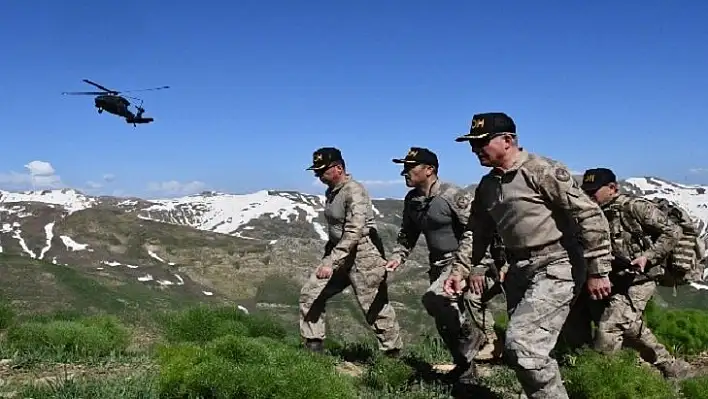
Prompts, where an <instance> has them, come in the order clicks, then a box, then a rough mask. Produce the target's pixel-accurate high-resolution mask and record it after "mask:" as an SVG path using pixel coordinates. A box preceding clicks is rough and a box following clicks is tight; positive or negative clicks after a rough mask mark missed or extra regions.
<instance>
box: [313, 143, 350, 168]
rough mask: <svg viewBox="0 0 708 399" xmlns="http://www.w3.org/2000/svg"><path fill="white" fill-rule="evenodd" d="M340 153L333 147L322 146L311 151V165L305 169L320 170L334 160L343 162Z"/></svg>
mask: <svg viewBox="0 0 708 399" xmlns="http://www.w3.org/2000/svg"><path fill="white" fill-rule="evenodd" d="M343 161H344V158H342V153H341V152H340V151H339V150H338V149H336V148H334V147H322V148H319V149H317V150H316V151H315V152H313V153H312V166H310V167H309V168H307V169H305V170H322V169H325V168H327V167H328V166H330V165H332V164H333V163H335V162H343Z"/></svg>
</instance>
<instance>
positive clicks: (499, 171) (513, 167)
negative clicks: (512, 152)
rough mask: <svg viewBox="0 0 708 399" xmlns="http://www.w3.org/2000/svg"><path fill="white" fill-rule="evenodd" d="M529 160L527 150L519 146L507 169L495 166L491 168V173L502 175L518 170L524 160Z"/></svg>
mask: <svg viewBox="0 0 708 399" xmlns="http://www.w3.org/2000/svg"><path fill="white" fill-rule="evenodd" d="M528 160H529V153H528V151H526V150H524V149H523V148H519V152H518V153H517V154H516V158H515V159H514V162H513V163H512V164H511V166H510V167H509V168H508V169H502V168H498V167H495V168H494V169H492V173H494V174H495V175H503V174H506V173H513V172H516V171H517V170H519V168H520V167H521V165H523V164H524V163H525V162H526V161H528Z"/></svg>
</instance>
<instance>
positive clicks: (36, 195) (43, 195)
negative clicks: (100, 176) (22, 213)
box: [0, 189, 98, 214]
mask: <svg viewBox="0 0 708 399" xmlns="http://www.w3.org/2000/svg"><path fill="white" fill-rule="evenodd" d="M15 202H40V203H44V204H49V205H59V206H61V207H62V208H64V209H65V210H66V211H67V212H68V213H69V214H72V213H74V212H77V211H80V210H83V209H86V208H91V207H93V206H95V205H96V204H97V203H98V199H96V198H94V197H89V196H86V195H84V194H82V193H80V192H78V191H76V190H74V189H64V190H43V191H23V192H10V191H3V190H0V203H3V204H4V203H15ZM4 209H5V208H4ZM11 209H17V207H12V208H11Z"/></svg>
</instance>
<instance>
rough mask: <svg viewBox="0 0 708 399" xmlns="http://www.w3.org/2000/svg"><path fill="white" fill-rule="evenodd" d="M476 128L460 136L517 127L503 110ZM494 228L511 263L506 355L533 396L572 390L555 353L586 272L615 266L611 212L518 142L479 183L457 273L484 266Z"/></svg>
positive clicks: (560, 168)
mask: <svg viewBox="0 0 708 399" xmlns="http://www.w3.org/2000/svg"><path fill="white" fill-rule="evenodd" d="M470 130H471V131H470V134H469V135H466V136H462V137H459V138H457V141H467V140H469V141H473V140H480V137H488V136H492V135H494V134H501V133H505V132H508V133H511V134H515V131H516V128H515V126H514V125H513V121H511V118H509V117H508V116H506V115H505V114H481V115H475V117H474V120H473V124H472V129H470ZM495 229H496V230H497V231H498V233H499V235H500V236H501V238H502V241H503V243H504V245H505V247H506V254H507V256H508V257H509V263H510V266H509V270H508V272H507V274H506V278H505V287H506V294H507V310H508V313H509V323H508V327H507V330H506V340H505V347H504V349H505V354H506V356H507V357H508V362H509V363H510V365H511V367H512V368H513V369H514V370H515V372H516V376H517V378H518V379H519V381H520V382H521V385H522V387H523V389H524V392H525V393H526V395H527V396H528V397H529V398H554V399H562V398H568V394H567V392H566V390H565V387H564V386H563V381H562V379H561V375H560V371H559V368H558V363H557V362H556V361H555V360H554V359H553V358H551V357H550V356H549V354H550V352H551V350H552V349H553V347H554V346H555V344H556V341H557V339H558V336H559V333H560V330H561V328H562V327H563V324H564V322H565V320H566V317H567V316H568V313H569V311H570V308H571V306H572V303H573V300H574V298H575V297H576V296H577V293H578V292H579V290H580V289H581V288H582V286H583V285H584V282H585V279H586V277H587V274H588V273H589V274H598V273H602V272H608V271H609V270H610V269H611V266H610V261H611V257H610V237H609V226H608V223H607V219H606V218H605V217H604V216H603V214H602V211H601V210H600V208H599V206H598V205H597V204H595V203H594V202H593V201H592V200H591V199H590V198H589V197H587V196H586V195H585V194H584V193H583V192H582V191H581V190H580V188H579V186H578V185H577V183H576V182H575V180H574V179H573V178H572V177H571V175H570V172H569V171H568V169H567V168H566V167H565V166H564V165H562V164H561V163H559V162H557V161H554V160H552V159H548V158H545V157H541V156H538V155H535V154H530V153H528V152H526V151H525V150H523V149H521V148H520V149H519V154H518V156H517V158H516V159H515V161H514V163H513V164H512V166H511V167H510V168H509V169H507V170H501V169H498V168H494V169H492V171H491V172H490V173H489V174H487V175H485V176H484V177H483V178H482V180H481V182H480V184H479V186H478V187H477V189H476V194H475V199H474V203H473V206H472V216H471V217H470V221H469V225H468V228H467V231H466V232H465V233H464V238H463V239H462V242H461V243H460V248H459V250H458V252H457V254H456V259H455V262H454V268H453V273H460V274H462V276H463V277H467V276H468V275H469V274H474V275H479V274H482V273H485V271H486V267H484V266H482V267H479V266H477V265H478V264H479V261H480V259H481V258H482V257H483V256H484V253H485V249H486V248H487V247H488V246H489V244H490V243H491V241H492V232H493V231H494V230H495Z"/></svg>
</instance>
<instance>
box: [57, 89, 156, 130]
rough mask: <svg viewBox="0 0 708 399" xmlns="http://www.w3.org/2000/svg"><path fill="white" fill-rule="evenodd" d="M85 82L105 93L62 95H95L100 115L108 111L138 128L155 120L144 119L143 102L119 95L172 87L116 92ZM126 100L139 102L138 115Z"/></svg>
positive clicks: (86, 92) (90, 92)
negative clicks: (139, 125)
mask: <svg viewBox="0 0 708 399" xmlns="http://www.w3.org/2000/svg"><path fill="white" fill-rule="evenodd" d="M83 81H84V82H86V83H88V84H90V85H92V86H95V87H97V88H99V89H101V90H103V91H73V92H66V91H65V92H63V93H62V94H64V95H67V94H69V95H95V96H96V98H94V103H95V106H96V108H98V113H99V114H101V113H103V111H106V112H108V113H110V114H113V115H118V116H120V117H122V118H125V122H126V123H132V124H133V127H135V126H137V125H138V124H143V123H150V122H153V121H154V119H153V118H146V117H143V113H145V108H143V100H142V99H140V98H137V97H131V96H120V95H119V94H121V93H129V92H134V91H149V90H162V89H169V88H170V86H161V87H153V88H150V89H138V90H126V91H116V90H110V89H107V88H105V87H104V86H102V85H100V84H98V83H96V82H92V81H90V80H88V79H84V80H83ZM126 98H130V99H133V100H139V101H140V105H134V107H135V109H136V110H137V112H136V113H133V112H132V111H130V110H129V109H128V107H129V106H130V101H128V100H127V99H126Z"/></svg>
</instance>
